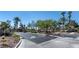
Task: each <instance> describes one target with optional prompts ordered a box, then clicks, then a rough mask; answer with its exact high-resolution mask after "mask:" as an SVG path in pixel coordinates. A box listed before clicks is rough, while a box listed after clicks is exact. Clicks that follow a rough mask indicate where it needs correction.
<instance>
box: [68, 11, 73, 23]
mask: <svg viewBox="0 0 79 59" xmlns="http://www.w3.org/2000/svg"><path fill="white" fill-rule="evenodd" d="M71 14H72V11H69V12H68V19H69V23H70V20H71V17H72V15H71Z"/></svg>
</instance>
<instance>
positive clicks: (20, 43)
mask: <svg viewBox="0 0 79 59" xmlns="http://www.w3.org/2000/svg"><path fill="white" fill-rule="evenodd" d="M21 42H22V37H20V41H19V42H18V43H17V45H16V46H15V47H14V48H18V47H19V45H20V44H21Z"/></svg>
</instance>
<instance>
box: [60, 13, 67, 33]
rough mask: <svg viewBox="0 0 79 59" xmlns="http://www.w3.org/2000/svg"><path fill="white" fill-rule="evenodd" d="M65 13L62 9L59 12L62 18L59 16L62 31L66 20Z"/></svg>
mask: <svg viewBox="0 0 79 59" xmlns="http://www.w3.org/2000/svg"><path fill="white" fill-rule="evenodd" d="M65 13H66V12H64V11H63V12H61V15H62V18H60V25H62V27H63V31H64V28H65V22H66V18H65Z"/></svg>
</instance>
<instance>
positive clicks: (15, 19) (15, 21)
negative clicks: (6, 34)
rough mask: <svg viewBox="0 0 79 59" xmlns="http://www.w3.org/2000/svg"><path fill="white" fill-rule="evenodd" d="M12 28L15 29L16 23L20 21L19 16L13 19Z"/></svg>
mask: <svg viewBox="0 0 79 59" xmlns="http://www.w3.org/2000/svg"><path fill="white" fill-rule="evenodd" d="M13 20H14V29H15V30H16V29H17V28H18V23H19V22H20V21H21V20H20V18H19V17H15V18H14V19H13Z"/></svg>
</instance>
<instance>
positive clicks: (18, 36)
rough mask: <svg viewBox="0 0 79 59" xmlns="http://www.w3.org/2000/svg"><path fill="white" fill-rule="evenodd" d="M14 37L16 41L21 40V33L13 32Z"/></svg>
mask: <svg viewBox="0 0 79 59" xmlns="http://www.w3.org/2000/svg"><path fill="white" fill-rule="evenodd" d="M13 37H14V38H15V41H16V42H17V41H19V40H20V35H17V34H15V33H14V34H13Z"/></svg>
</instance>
